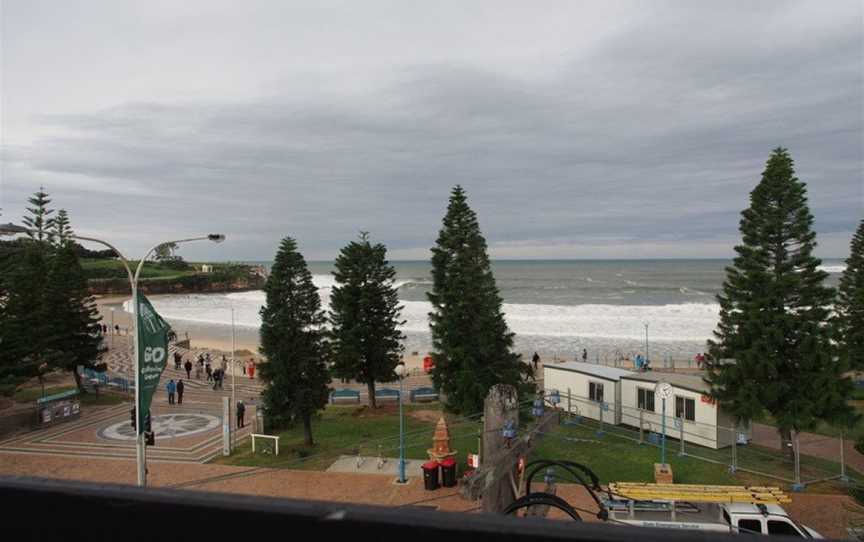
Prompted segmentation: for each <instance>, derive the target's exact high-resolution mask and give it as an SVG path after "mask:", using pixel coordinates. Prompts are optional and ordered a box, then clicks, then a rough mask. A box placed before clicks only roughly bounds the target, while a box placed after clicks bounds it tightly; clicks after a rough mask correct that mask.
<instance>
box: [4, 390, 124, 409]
mask: <svg viewBox="0 0 864 542" xmlns="http://www.w3.org/2000/svg"><path fill="white" fill-rule="evenodd" d="M74 389H75V386H52V387H50V388H45V395H54V394H55V393H63V392H64V391H69V390H74ZM40 397H42V388H22V389H19V390H18V391H16V392H15V395H14V396H13V399H14V400H15V402H17V403H29V402H31V401H35V400H36V399H39V398H40ZM126 401H128V398H127V397H126V396H124V395H119V394H116V393H106V392H100V393H99V394H98V395H97V394H95V393H92V392H90V393H86V394H84V395H81V404H82V405H87V406H102V405H118V404H120V403H123V402H126Z"/></svg>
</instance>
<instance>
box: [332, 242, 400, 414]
mask: <svg viewBox="0 0 864 542" xmlns="http://www.w3.org/2000/svg"><path fill="white" fill-rule="evenodd" d="M333 276H334V277H335V279H336V283H337V285H336V286H335V287H334V288H333V291H332V293H331V295H330V323H331V332H330V333H331V338H332V341H331V359H332V360H333V372H334V376H338V377H341V378H353V379H355V380H357V381H358V382H364V383H365V384H366V387H367V389H368V390H369V402H370V404H371V405H372V408H375V406H376V405H375V382H391V381H393V380H395V378H396V375H395V373H394V370H395V369H396V365H398V363H399V361H400V359H401V357H402V352H403V350H404V347H403V346H402V341H403V340H404V339H405V337H404V336H403V335H402V333H401V332H400V331H399V326H400V325H402V324H404V321H401V320H400V319H399V315H400V311H401V309H402V307H401V306H400V305H399V294H398V289H397V288H396V287H395V281H396V270H395V269H393V267H392V266H391V265H389V264H388V263H387V248H386V247H385V246H384V245H383V244H381V243H378V244H375V245H372V244H371V243H370V242H369V238H368V234H367V233H365V232H364V233H362V234H361V235H360V240H359V241H352V242H351V243H349V244H348V245H347V246H345V247H344V248H343V249H342V251H341V252H340V253H339V256H338V257H337V258H336V270H335V271H334V272H333Z"/></svg>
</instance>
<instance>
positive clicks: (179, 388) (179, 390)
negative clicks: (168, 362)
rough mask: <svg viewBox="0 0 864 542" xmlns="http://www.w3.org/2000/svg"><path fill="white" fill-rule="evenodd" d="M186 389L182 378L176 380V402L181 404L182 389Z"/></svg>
mask: <svg viewBox="0 0 864 542" xmlns="http://www.w3.org/2000/svg"><path fill="white" fill-rule="evenodd" d="M184 389H186V386H185V385H184V384H183V380H178V381H177V404H178V405H182V404H183V390H184Z"/></svg>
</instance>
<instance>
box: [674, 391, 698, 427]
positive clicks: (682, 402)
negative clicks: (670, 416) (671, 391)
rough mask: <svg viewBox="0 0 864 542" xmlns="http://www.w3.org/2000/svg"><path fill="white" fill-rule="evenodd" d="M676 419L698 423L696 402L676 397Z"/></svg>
mask: <svg viewBox="0 0 864 542" xmlns="http://www.w3.org/2000/svg"><path fill="white" fill-rule="evenodd" d="M675 417H676V418H684V419H685V420H688V421H691V422H695V421H696V400H695V399H688V398H687V397H678V396H676V397H675Z"/></svg>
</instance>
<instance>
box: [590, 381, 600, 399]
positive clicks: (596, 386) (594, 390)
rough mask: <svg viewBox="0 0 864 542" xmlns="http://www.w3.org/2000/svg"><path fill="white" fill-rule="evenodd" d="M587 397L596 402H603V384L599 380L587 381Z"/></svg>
mask: <svg viewBox="0 0 864 542" xmlns="http://www.w3.org/2000/svg"><path fill="white" fill-rule="evenodd" d="M588 398H590V399H591V400H592V401H597V402H598V403H602V402H603V384H600V383H599V382H589V383H588Z"/></svg>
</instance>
